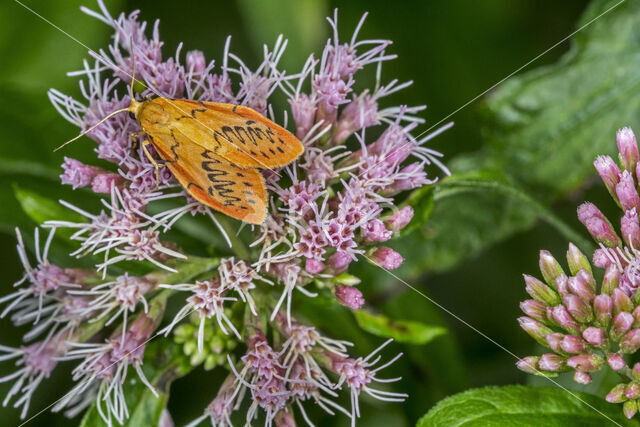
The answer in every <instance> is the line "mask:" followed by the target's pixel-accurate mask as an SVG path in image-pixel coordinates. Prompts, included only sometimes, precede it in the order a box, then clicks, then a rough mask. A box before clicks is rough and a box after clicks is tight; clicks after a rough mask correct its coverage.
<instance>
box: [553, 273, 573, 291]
mask: <svg viewBox="0 0 640 427" xmlns="http://www.w3.org/2000/svg"><path fill="white" fill-rule="evenodd" d="M556 289H557V290H558V293H559V294H560V295H561V296H565V295H568V294H569V293H570V292H569V278H568V277H567V276H565V275H564V274H561V275H559V276H558V277H556Z"/></svg>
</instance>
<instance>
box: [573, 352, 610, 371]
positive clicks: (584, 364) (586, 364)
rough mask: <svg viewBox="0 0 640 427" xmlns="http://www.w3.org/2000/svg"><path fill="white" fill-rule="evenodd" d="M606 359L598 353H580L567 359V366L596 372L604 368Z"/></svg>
mask: <svg viewBox="0 0 640 427" xmlns="http://www.w3.org/2000/svg"><path fill="white" fill-rule="evenodd" d="M602 365H604V359H603V358H602V356H600V355H598V354H595V353H593V354H580V355H578V356H573V357H571V358H569V360H567V366H569V367H571V368H573V369H575V370H577V371H582V372H595V371H597V370H599V369H600V368H602Z"/></svg>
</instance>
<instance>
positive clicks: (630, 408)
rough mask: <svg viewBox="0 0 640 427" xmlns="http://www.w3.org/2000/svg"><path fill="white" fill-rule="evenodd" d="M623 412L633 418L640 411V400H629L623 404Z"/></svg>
mask: <svg viewBox="0 0 640 427" xmlns="http://www.w3.org/2000/svg"><path fill="white" fill-rule="evenodd" d="M622 412H623V413H624V416H625V417H627V418H628V419H631V418H633V416H634V415H635V414H636V412H638V402H637V401H636V400H627V401H626V402H624V403H623V404H622Z"/></svg>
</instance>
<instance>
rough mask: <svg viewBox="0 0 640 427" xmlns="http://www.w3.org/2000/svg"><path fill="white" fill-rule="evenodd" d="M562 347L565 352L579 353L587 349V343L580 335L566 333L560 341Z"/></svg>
mask: <svg viewBox="0 0 640 427" xmlns="http://www.w3.org/2000/svg"><path fill="white" fill-rule="evenodd" d="M560 348H561V349H562V351H564V352H565V353H569V354H579V353H583V352H585V351H586V350H587V345H586V343H585V342H584V340H583V339H582V338H580V337H579V336H576V335H565V336H564V338H563V339H562V342H560Z"/></svg>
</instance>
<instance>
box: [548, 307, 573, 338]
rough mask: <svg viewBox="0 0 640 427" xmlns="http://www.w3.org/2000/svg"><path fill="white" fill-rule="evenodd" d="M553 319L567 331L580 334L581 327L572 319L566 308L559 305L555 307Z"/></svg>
mask: <svg viewBox="0 0 640 427" xmlns="http://www.w3.org/2000/svg"><path fill="white" fill-rule="evenodd" d="M553 319H554V320H555V321H556V323H558V325H559V326H560V327H561V328H563V329H564V330H565V331H567V332H569V333H571V334H574V335H578V334H579V333H580V326H579V325H578V323H577V322H576V321H575V320H573V317H571V315H570V314H569V311H567V308H566V307H565V306H563V305H557V306H555V307H553Z"/></svg>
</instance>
